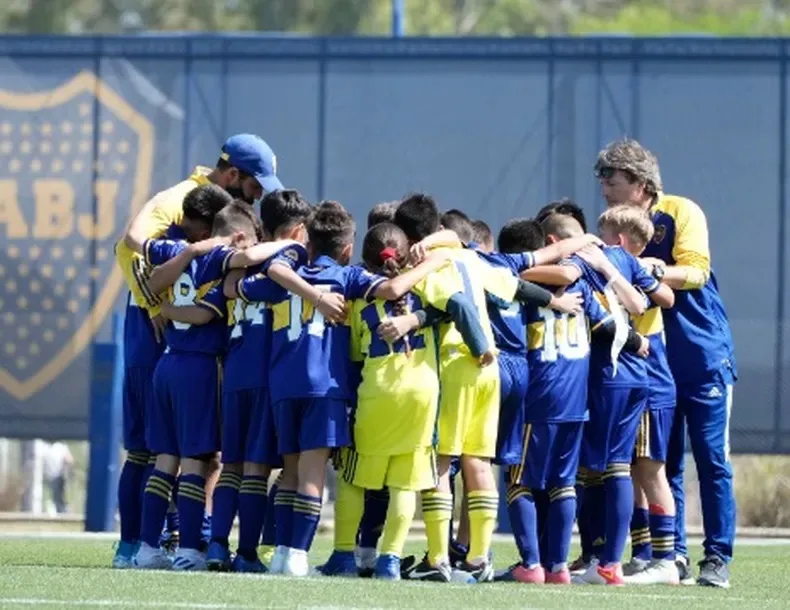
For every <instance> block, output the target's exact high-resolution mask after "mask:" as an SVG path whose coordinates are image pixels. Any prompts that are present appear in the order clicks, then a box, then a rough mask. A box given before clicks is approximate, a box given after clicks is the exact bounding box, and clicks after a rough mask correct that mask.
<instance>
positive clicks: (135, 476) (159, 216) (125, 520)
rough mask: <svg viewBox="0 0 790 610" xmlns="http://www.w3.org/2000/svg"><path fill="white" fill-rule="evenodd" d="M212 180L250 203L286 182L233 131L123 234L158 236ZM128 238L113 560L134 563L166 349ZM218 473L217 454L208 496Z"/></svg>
mask: <svg viewBox="0 0 790 610" xmlns="http://www.w3.org/2000/svg"><path fill="white" fill-rule="evenodd" d="M212 183H213V184H216V185H218V186H220V187H222V188H223V189H225V190H226V191H227V192H228V193H229V194H230V195H231V196H233V197H234V198H237V199H242V200H244V201H246V202H247V203H249V204H252V203H253V202H254V201H255V200H257V199H260V198H261V197H262V196H263V194H264V193H266V192H270V191H276V190H279V189H282V188H283V186H282V183H281V182H280V180H279V179H278V178H277V158H276V157H275V155H274V152H272V149H271V148H270V147H269V145H268V144H267V143H266V142H264V141H263V140H262V139H261V138H259V137H258V136H256V135H253V134H247V133H245V134H238V135H235V136H231V137H230V138H228V140H227V141H226V142H225V144H224V145H223V146H222V150H221V151H220V155H219V159H218V161H217V164H216V167H215V168H214V169H211V168H207V167H201V166H198V167H197V168H195V170H194V171H193V172H192V174H191V175H190V176H189V177H188V178H187V179H186V180H182V181H181V182H179V183H178V184H176V185H175V186H172V187H170V188H168V189H166V190H164V191H161V192H159V193H157V194H156V195H154V196H153V197H152V198H151V199H150V200H149V201H148V202H147V203H146V204H145V205H144V206H143V208H142V210H140V212H138V214H137V215H136V216H135V218H134V219H133V220H132V222H131V223H130V225H129V227H128V229H127V232H126V234H127V235H128V236H130V237H131V238H132V239H133V240H138V241H139V242H143V241H145V240H146V239H156V238H160V237H163V236H164V235H165V234H166V233H167V232H168V230H169V229H170V228H171V227H173V226H177V225H179V224H180V223H181V221H182V217H183V213H182V205H183V201H184V197H185V196H186V195H187V193H189V192H190V191H192V190H193V189H194V188H196V187H198V186H201V185H205V184H212ZM125 238H126V235H124V236H122V237H121V239H120V240H119V241H118V242H117V244H116V245H115V258H116V260H117V261H118V265H119V266H120V268H121V272H122V273H123V276H124V279H125V280H126V283H127V285H128V286H129V298H128V302H127V307H126V319H125V322H124V368H125V370H124V384H123V393H124V401H123V411H124V415H123V419H124V448H125V449H126V450H127V452H128V455H127V458H126V462H125V463H124V466H123V469H122V471H121V477H120V481H119V485H118V508H119V514H120V519H121V542H120V544H119V545H118V548H117V551H116V555H115V558H114V559H113V563H112V565H113V567H116V568H128V567H130V566H131V560H132V557H133V556H134V553H135V552H136V549H137V545H138V540H139V537H140V519H141V513H142V489H143V488H144V478H145V476H146V472H147V465H148V462H149V459H150V458H151V457H152V456H150V455H149V452H148V449H147V446H146V442H145V417H146V412H147V411H148V409H149V404H150V402H151V401H152V400H153V392H152V390H151V383H152V378H153V371H154V368H155V366H156V362H157V360H158V359H159V356H160V355H161V354H162V351H163V349H164V346H163V345H162V329H163V327H164V321H163V320H162V318H161V317H160V316H159V302H160V301H159V297H158V296H157V295H152V294H150V292H149V291H148V290H147V287H146V280H147V277H148V274H149V271H150V270H148V269H146V267H145V265H144V263H143V259H142V257H140V255H138V254H137V253H135V252H134V251H132V250H131V249H130V248H129V247H128V246H127V245H126V243H125ZM218 474H219V461H218V460H217V461H216V463H215V464H214V465H213V468H212V472H211V474H209V477H208V478H207V484H206V498H211V497H212V495H213V487H214V484H215V483H216V478H217V475H218ZM207 508H209V509H210V507H207ZM207 512H208V513H209V514H210V512H211V511H210V510H208V511H207Z"/></svg>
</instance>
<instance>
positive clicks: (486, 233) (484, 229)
mask: <svg viewBox="0 0 790 610" xmlns="http://www.w3.org/2000/svg"><path fill="white" fill-rule="evenodd" d="M472 230H473V232H474V238H473V239H472V241H475V242H477V243H478V244H485V243H488V242H491V243H493V242H494V234H493V233H492V232H491V227H489V226H488V225H487V224H486V223H485V221H484V220H473V221H472Z"/></svg>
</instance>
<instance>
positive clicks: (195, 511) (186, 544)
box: [173, 454, 214, 571]
mask: <svg viewBox="0 0 790 610" xmlns="http://www.w3.org/2000/svg"><path fill="white" fill-rule="evenodd" d="M213 455H214V454H208V455H203V456H195V457H189V458H184V459H183V460H181V480H180V482H179V484H178V498H176V504H177V505H178V516H179V525H180V539H179V547H178V551H177V552H176V556H175V558H174V559H173V569H174V570H187V571H199V570H205V569H206V558H205V556H204V554H203V553H202V552H201V550H200V549H201V546H202V542H201V530H202V528H203V516H204V514H205V508H206V474H207V473H208V469H209V462H210V461H211V459H212V457H213Z"/></svg>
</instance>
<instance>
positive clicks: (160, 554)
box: [132, 542, 173, 570]
mask: <svg viewBox="0 0 790 610" xmlns="http://www.w3.org/2000/svg"><path fill="white" fill-rule="evenodd" d="M132 567H133V568H136V569H138V570H170V569H171V568H172V567H173V560H172V559H171V558H170V556H169V555H168V554H167V553H166V552H165V551H164V549H160V548H158V547H156V548H155V547H152V546H148V545H147V544H146V543H145V542H143V543H142V544H141V545H140V549H139V550H138V551H137V555H135V556H134V559H133V560H132Z"/></svg>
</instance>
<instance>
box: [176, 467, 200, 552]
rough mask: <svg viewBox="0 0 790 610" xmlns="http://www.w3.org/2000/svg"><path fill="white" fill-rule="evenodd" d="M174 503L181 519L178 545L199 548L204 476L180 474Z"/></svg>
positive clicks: (185, 547) (186, 547)
mask: <svg viewBox="0 0 790 610" xmlns="http://www.w3.org/2000/svg"><path fill="white" fill-rule="evenodd" d="M176 503H177V504H178V515H179V520H180V521H181V523H180V525H181V527H180V532H179V533H180V542H179V545H180V546H181V548H184V549H200V546H201V545H200V539H201V536H200V532H201V529H202V528H203V513H204V511H205V510H206V479H205V477H201V476H200V475H199V474H182V475H181V482H180V483H179V486H178V499H177V500H176Z"/></svg>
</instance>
